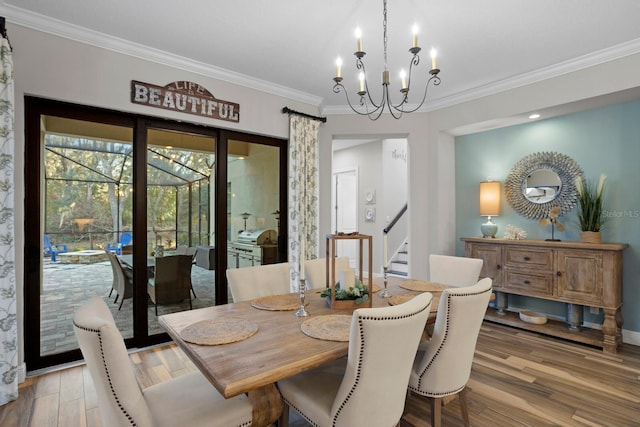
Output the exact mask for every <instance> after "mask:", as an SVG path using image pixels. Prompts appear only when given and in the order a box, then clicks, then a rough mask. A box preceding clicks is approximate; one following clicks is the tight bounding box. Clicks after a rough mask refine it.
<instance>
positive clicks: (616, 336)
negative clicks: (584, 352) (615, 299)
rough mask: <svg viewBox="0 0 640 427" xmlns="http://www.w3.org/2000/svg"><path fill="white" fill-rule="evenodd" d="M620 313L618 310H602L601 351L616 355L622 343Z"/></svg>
mask: <svg viewBox="0 0 640 427" xmlns="http://www.w3.org/2000/svg"><path fill="white" fill-rule="evenodd" d="M622 322H623V319H622V312H621V311H620V308H619V307H618V308H617V309H611V308H605V309H604V322H602V333H603V334H604V344H603V350H604V351H605V352H608V353H617V352H618V347H619V346H620V343H621V342H622Z"/></svg>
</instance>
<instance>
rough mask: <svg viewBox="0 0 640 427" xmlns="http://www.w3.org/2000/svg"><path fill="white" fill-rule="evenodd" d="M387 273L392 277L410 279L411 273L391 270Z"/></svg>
mask: <svg viewBox="0 0 640 427" xmlns="http://www.w3.org/2000/svg"><path fill="white" fill-rule="evenodd" d="M387 273H388V274H390V275H392V276H402V277H409V273H407V272H405V271H396V270H389V271H388V272H387Z"/></svg>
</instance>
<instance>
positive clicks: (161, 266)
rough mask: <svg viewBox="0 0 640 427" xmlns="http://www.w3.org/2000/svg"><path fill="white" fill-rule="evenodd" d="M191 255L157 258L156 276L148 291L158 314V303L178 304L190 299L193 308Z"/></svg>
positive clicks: (148, 285)
mask: <svg viewBox="0 0 640 427" xmlns="http://www.w3.org/2000/svg"><path fill="white" fill-rule="evenodd" d="M192 261H193V257H192V256H191V255H168V256H164V257H158V258H156V267H155V275H154V277H152V278H150V279H149V283H148V284H147V293H148V294H149V297H150V298H151V301H153V303H154V304H155V306H156V307H155V309H156V316H157V315H158V305H160V304H177V303H179V302H181V301H183V300H185V299H187V298H188V299H189V308H190V309H193V304H192V302H191V287H192V285H191V267H192V266H193V263H192Z"/></svg>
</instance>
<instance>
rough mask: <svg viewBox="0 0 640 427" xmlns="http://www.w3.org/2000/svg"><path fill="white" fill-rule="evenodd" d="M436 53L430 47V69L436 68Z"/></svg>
mask: <svg viewBox="0 0 640 427" xmlns="http://www.w3.org/2000/svg"><path fill="white" fill-rule="evenodd" d="M437 54H438V53H437V52H436V50H435V49H431V69H432V70H435V69H436V68H438V65H437V64H436V55H437Z"/></svg>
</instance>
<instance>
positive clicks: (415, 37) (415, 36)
mask: <svg viewBox="0 0 640 427" xmlns="http://www.w3.org/2000/svg"><path fill="white" fill-rule="evenodd" d="M411 31H412V32H413V47H418V25H417V24H413V28H412V29H411Z"/></svg>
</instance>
